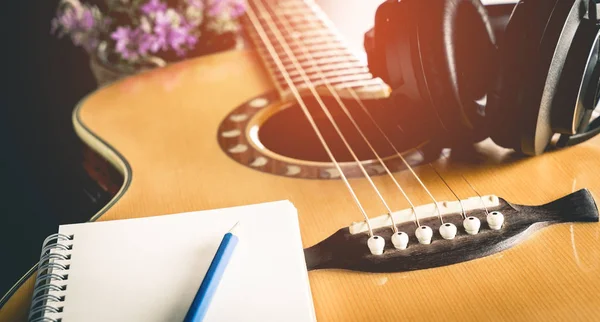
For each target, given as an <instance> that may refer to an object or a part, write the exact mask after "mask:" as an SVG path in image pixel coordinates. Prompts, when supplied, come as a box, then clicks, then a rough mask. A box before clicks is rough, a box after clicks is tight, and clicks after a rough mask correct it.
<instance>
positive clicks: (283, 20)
mask: <svg viewBox="0 0 600 322" xmlns="http://www.w3.org/2000/svg"><path fill="white" fill-rule="evenodd" d="M307 6H308V4H307ZM309 9H311V10H314V9H313V8H310V6H309ZM279 21H280V22H282V23H284V22H285V24H286V25H287V26H288V27H286V28H285V29H287V31H288V33H290V34H291V33H292V32H293V30H290V29H289V27H290V26H289V23H288V22H287V21H285V19H279ZM324 22H325V21H324ZM308 23H310V24H311V25H312V22H308ZM330 27H331V26H330ZM330 29H332V28H330ZM332 30H333V29H332ZM337 38H340V37H337ZM339 40H340V39H338V41H339ZM294 42H295V43H296V44H297V45H299V44H298V41H297V40H294ZM299 47H300V48H301V49H302V50H303V51H304V57H306V58H308V59H309V60H310V61H311V63H312V64H313V66H314V69H315V70H317V72H318V73H319V74H320V77H321V79H323V81H324V83H325V85H326V86H327V87H328V89H329V90H330V91H331V93H332V94H333V96H334V97H335V98H336V101H337V102H338V104H339V105H340V107H342V109H343V110H344V112H345V113H346V115H347V116H348V117H349V118H350V120H351V122H352V123H353V124H354V126H355V127H356V128H357V130H358V131H359V132H360V134H361V136H362V137H363V139H364V140H365V142H367V144H368V145H369V147H370V148H371V150H372V151H373V152H374V153H375V155H376V156H377V152H376V151H374V149H373V148H372V146H371V144H370V143H369V142H368V140H367V139H366V137H365V136H364V134H363V133H362V131H361V130H360V128H359V127H358V125H357V124H356V122H355V121H354V119H353V118H352V116H351V115H350V113H349V112H348V110H347V108H346V107H345V105H344V104H343V102H342V101H341V99H340V97H339V95H338V92H337V91H336V90H335V89H332V87H331V84H330V83H329V82H328V80H327V79H326V78H325V77H324V75H323V73H322V71H321V69H320V68H319V66H318V65H317V64H316V61H315V60H314V59H313V58H312V55H310V53H309V52H308V51H307V49H306V46H305V45H304V44H302V45H301V46H299ZM307 56H309V57H310V58H309V57H307ZM347 90H348V91H350V93H351V95H352V96H353V98H354V99H355V100H356V102H357V103H358V104H359V106H360V107H361V109H363V111H364V112H365V113H366V114H367V116H368V117H369V118H370V120H371V122H373V124H374V125H375V126H376V127H377V128H378V130H379V131H380V132H381V134H382V135H383V136H384V137H385V139H386V140H387V141H388V143H389V144H390V145H391V146H392V148H393V149H394V151H395V152H396V154H397V155H398V156H399V158H400V159H401V160H402V162H403V163H404V165H405V166H406V167H407V168H408V169H409V171H410V172H411V174H412V175H413V176H414V177H415V178H416V179H417V181H418V182H419V184H420V185H421V187H422V188H423V189H424V190H425V191H426V193H427V194H428V195H429V197H430V198H431V199H432V200H433V202H434V205H435V207H436V210H437V212H438V218H439V219H440V221H441V223H442V224H444V220H443V217H442V212H441V209H440V207H439V203H438V202H437V200H436V199H435V197H434V196H433V194H432V193H431V192H430V191H429V189H428V188H427V187H426V185H425V184H424V183H423V181H422V180H421V179H420V178H419V176H418V175H417V174H416V172H415V171H414V170H413V169H412V167H411V165H410V164H409V163H408V162H407V161H406V159H405V158H404V157H403V156H402V154H401V153H400V152H399V151H398V150H397V149H396V147H395V145H394V144H393V143H392V142H391V140H390V139H389V138H388V137H387V135H386V134H385V133H384V131H383V130H382V129H381V127H380V126H379V124H377V122H376V121H375V119H374V118H373V117H372V115H371V114H370V113H369V112H368V110H367V109H366V107H365V106H364V104H363V102H362V100H361V99H360V98H359V97H358V96H357V94H356V92H355V91H354V90H353V89H352V88H348V89H347ZM379 161H380V163H382V165H383V166H384V168H386V169H387V167H386V166H385V165H384V164H383V162H382V161H381V160H380V158H379ZM390 176H391V177H392V178H393V179H394V181H395V182H397V181H396V180H395V178H394V177H393V175H391V173H390ZM398 188H400V187H399V185H398ZM400 190H401V191H403V190H402V189H401V188H400ZM406 197H407V196H406ZM409 203H410V204H411V208H412V209H413V213H414V214H415V219H416V221H417V225H420V224H419V220H418V216H417V214H416V211H415V207H414V205H413V204H412V202H411V201H410V200H409Z"/></svg>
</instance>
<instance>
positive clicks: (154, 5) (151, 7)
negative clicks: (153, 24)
mask: <svg viewBox="0 0 600 322" xmlns="http://www.w3.org/2000/svg"><path fill="white" fill-rule="evenodd" d="M141 10H142V12H143V13H145V14H146V15H148V16H151V15H153V14H157V13H159V12H164V11H165V10H167V4H165V3H163V2H161V1H160V0H150V1H148V2H146V4H144V5H143V6H142V7H141Z"/></svg>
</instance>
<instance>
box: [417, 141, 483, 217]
mask: <svg viewBox="0 0 600 322" xmlns="http://www.w3.org/2000/svg"><path fill="white" fill-rule="evenodd" d="M419 153H420V151H419ZM441 159H446V161H449V160H450V159H449V158H448V157H447V156H446V155H442V157H441ZM429 165H430V166H431V167H432V168H433V169H434V171H435V168H434V167H433V165H432V164H431V163H429ZM436 172H437V171H436ZM458 175H460V177H461V178H462V180H463V181H464V182H465V183H466V184H467V185H468V186H469V188H471V190H473V191H474V192H475V194H477V197H478V198H479V200H480V201H481V205H482V206H483V209H484V210H485V214H486V215H489V214H490V212H489V211H488V208H487V206H486V204H485V200H483V196H482V195H481V194H480V193H479V191H477V189H475V187H474V186H473V184H471V183H470V182H469V180H467V178H465V176H464V175H463V174H462V173H459V174H458ZM439 176H440V178H442V176H441V175H439ZM442 180H444V179H443V178H442ZM448 189H450V191H452V193H454V191H453V190H452V188H450V186H449V185H448ZM455 196H456V198H457V199H458V196H457V195H456V194H455ZM459 201H460V199H459ZM461 207H462V201H461ZM464 213H465V212H464V208H463V214H464ZM464 217H465V219H466V218H467V217H466V214H465V216H464Z"/></svg>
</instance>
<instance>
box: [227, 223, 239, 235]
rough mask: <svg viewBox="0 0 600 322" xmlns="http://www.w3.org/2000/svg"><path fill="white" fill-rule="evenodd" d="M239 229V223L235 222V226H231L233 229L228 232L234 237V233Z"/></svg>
mask: <svg viewBox="0 0 600 322" xmlns="http://www.w3.org/2000/svg"><path fill="white" fill-rule="evenodd" d="M239 227H240V222H239V221H238V222H236V223H235V225H233V227H231V229H230V230H229V232H230V233H231V234H233V235H236V232H237V230H238V228H239Z"/></svg>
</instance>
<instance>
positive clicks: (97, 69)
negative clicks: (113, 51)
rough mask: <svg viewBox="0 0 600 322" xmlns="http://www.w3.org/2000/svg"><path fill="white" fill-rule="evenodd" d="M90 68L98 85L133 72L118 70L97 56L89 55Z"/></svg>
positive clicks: (108, 82)
mask: <svg viewBox="0 0 600 322" xmlns="http://www.w3.org/2000/svg"><path fill="white" fill-rule="evenodd" d="M90 69H91V70H92V74H93V75H94V78H95V79H96V84H97V85H98V87H102V86H104V85H108V84H110V83H112V82H114V81H116V80H119V79H121V78H123V77H126V76H129V75H133V74H134V73H131V72H126V71H122V70H119V69H117V68H115V67H113V66H109V65H108V64H105V63H103V62H101V61H100V59H99V58H98V57H94V56H92V57H90Z"/></svg>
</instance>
